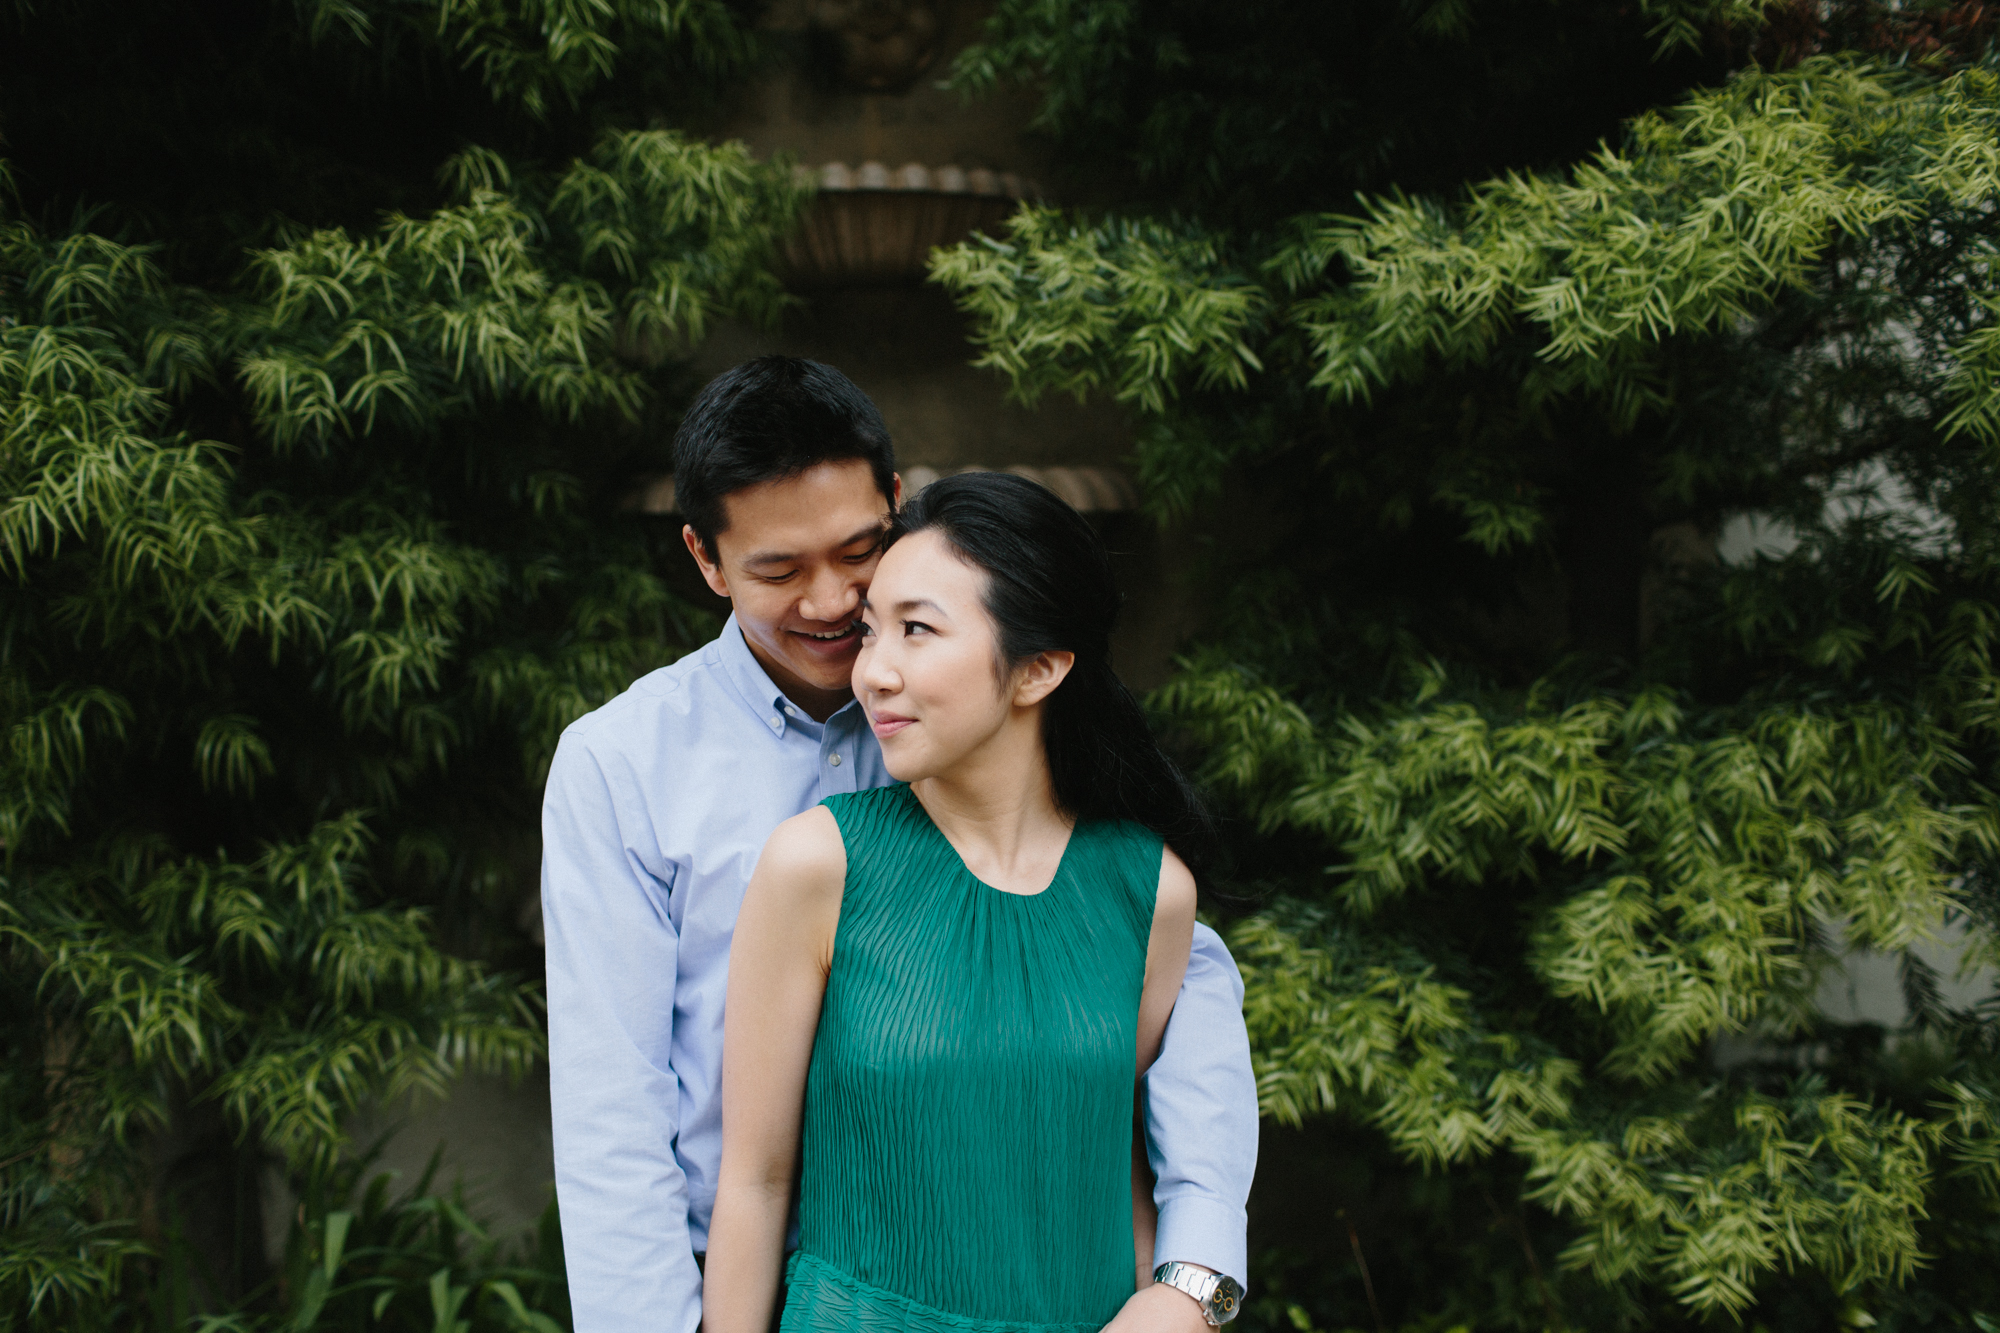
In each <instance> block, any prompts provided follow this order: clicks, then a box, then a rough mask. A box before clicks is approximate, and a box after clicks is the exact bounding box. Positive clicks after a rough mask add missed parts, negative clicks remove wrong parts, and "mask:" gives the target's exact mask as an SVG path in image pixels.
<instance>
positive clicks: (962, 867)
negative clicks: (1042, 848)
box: [902, 782, 1083, 898]
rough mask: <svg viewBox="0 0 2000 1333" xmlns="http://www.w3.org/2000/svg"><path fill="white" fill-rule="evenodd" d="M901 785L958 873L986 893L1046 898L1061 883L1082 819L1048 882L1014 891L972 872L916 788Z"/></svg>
mask: <svg viewBox="0 0 2000 1333" xmlns="http://www.w3.org/2000/svg"><path fill="white" fill-rule="evenodd" d="M902 786H903V795H904V796H905V797H907V798H908V799H909V802H910V804H911V805H914V806H915V807H916V808H917V814H918V815H919V816H920V817H921V818H922V819H923V821H924V824H925V825H926V826H927V827H928V828H929V829H930V831H931V833H932V835H933V836H935V837H936V838H937V840H938V841H939V842H941V843H943V844H944V849H945V850H946V851H947V852H949V853H951V859H952V860H954V861H956V862H958V870H959V873H960V874H962V875H964V876H965V877H966V878H967V879H969V880H971V881H972V882H973V883H974V884H977V885H978V886H979V887H980V888H982V889H985V890H986V891H987V892H988V893H997V894H999V895H1000V896H1001V897H1002V898H1046V897H1048V896H1049V894H1050V892H1051V891H1053V890H1054V888H1055V887H1056V885H1058V884H1060V883H1062V881H1063V871H1064V870H1067V869H1068V868H1069V854H1070V852H1071V851H1073V850H1074V849H1075V847H1076V835H1077V831H1078V830H1079V829H1081V828H1082V827H1083V821H1082V820H1080V819H1079V820H1077V821H1076V822H1075V823H1073V824H1071V825H1070V826H1069V837H1067V838H1065V839H1064V840H1063V849H1062V855H1061V856H1059V857H1057V858H1056V873H1055V874H1053V875H1051V876H1050V877H1049V882H1048V883H1047V884H1044V885H1043V886H1042V887H1041V888H1039V889H1036V890H1035V891H1034V892H1033V893H1016V892H1014V891H1013V890H1012V889H1003V888H1000V887H999V886H997V885H993V884H988V883H987V882H986V881H985V880H983V879H981V878H980V877H979V876H977V875H975V874H973V873H972V867H971V866H969V865H967V864H966V863H965V858H964V857H963V856H961V855H960V854H959V850H958V848H957V847H955V846H953V845H952V841H951V839H950V838H947V837H946V836H945V835H944V830H943V829H941V828H939V827H938V823H937V821H936V820H935V819H932V818H931V812H930V811H928V810H926V809H925V808H924V803H923V802H922V801H920V800H918V799H917V793H916V789H915V788H913V787H911V786H910V784H909V783H907V782H905V783H904V784H902Z"/></svg>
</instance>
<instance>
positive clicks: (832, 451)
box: [674, 356, 896, 558]
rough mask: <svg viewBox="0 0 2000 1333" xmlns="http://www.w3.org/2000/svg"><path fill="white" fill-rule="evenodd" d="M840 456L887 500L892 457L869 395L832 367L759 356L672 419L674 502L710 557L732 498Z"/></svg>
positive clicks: (892, 489) (892, 482) (892, 493)
mask: <svg viewBox="0 0 2000 1333" xmlns="http://www.w3.org/2000/svg"><path fill="white" fill-rule="evenodd" d="M846 458H859V459H861V460H862V461H864V462H866V463H867V464H868V467H869V470H870V471H872V472H873V473H874V474H875V488H876V489H877V490H879V491H880V492H882V498H883V499H885V500H887V501H889V503H890V504H891V505H893V504H894V503H895V500H896V450H895V448H894V446H892V445H891V444H890V443H889V428H888V427H887V426H885V425H883V424H882V414H881V413H880V412H878V411H876V410H875V404H874V403H873V402H871V401H870V400H869V398H868V395H867V394H865V393H863V392H861V390H860V389H859V388H857V387H856V386H855V383H854V381H853V380H850V379H849V378H847V376H845V375H843V374H841V373H840V372H839V371H837V370H835V369H834V368H833V367H832V366H826V365H821V364H820V363H819V362H817V361H807V360H805V359H804V358H802V357H796V356H760V357H758V358H756V359H755V360H754V361H745V362H744V363H743V364H742V365H740V366H737V367H735V368H734V369H731V370H725V371H723V372H722V373H721V374H720V375H717V376H716V377H715V378H714V379H712V380H710V381H709V382H708V384H707V386H706V387H705V388H703V389H702V391H701V392H700V393H699V394H697V395H696V396H695V400H694V402H693V404H692V405H690V406H689V408H688V411H687V415H686V416H685V417H683V418H682V419H681V428H680V429H679V430H678V431H676V432H674V500H675V503H676V504H677V505H678V506H679V508H680V511H681V518H682V519H683V520H684V521H685V522H686V523H687V525H688V526H689V527H691V528H693V529H694V533H695V536H697V537H699V538H700V539H701V544H702V548H703V549H704V550H706V551H707V552H708V554H709V556H710V557H711V558H713V557H714V556H715V539H716V537H717V535H718V534H720V533H721V532H723V531H724V530H725V529H726V528H727V527H728V526H729V515H728V513H727V511H726V510H725V509H724V508H723V504H722V502H723V500H724V499H725V498H727V497H728V496H729V495H730V494H731V493H732V492H735V491H740V490H742V489H743V488H744V487H746V486H755V485H757V484H758V483H759V482H765V481H779V480H782V479H784V478H786V477H796V476H797V475H798V474H799V473H801V472H804V471H806V470H807V469H809V468H814V467H818V466H819V465H820V464H821V463H831V462H838V461H839V460H841V459H846Z"/></svg>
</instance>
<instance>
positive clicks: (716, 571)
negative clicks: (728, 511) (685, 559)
mask: <svg viewBox="0 0 2000 1333" xmlns="http://www.w3.org/2000/svg"><path fill="white" fill-rule="evenodd" d="M681 540H682V541H684V542H686V543H687V548H688V554H689V555H691V556H693V557H694V563H695V568H697V569H699V570H700V571H701V578H702V582H704V583H706V584H707V585H708V590H709V591H710V592H712V593H714V594H715V595H716V596H717V597H727V596H729V580H727V579H725V578H723V577H722V566H721V565H718V564H717V563H715V561H713V560H711V559H709V558H708V552H707V550H705V549H704V548H703V547H702V544H701V538H700V537H699V536H698V535H696V533H695V530H694V525H693V524H690V523H683V524H681Z"/></svg>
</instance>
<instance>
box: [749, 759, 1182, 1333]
mask: <svg viewBox="0 0 2000 1333" xmlns="http://www.w3.org/2000/svg"><path fill="white" fill-rule="evenodd" d="M825 804H826V806H827V808H828V809H830V810H831V811H832V812H833V816H834V819H835V820H836V821H837V822H838V823H839V825H840V833H841V837H842V839H843V840H844V841H845V843H846V846H847V884H846V888H845V891H844V893H843V896H842V898H841V903H840V925H839V928H838V932H837V934H836V936H835V939H834V947H833V964H832V969H831V971H830V973H829V975H828V978H827V986H826V1001H825V1005H824V1007H823V1008H822V1010H821V1012H820V1020H819V1033H818V1036H817V1038H816V1039H815V1041H814V1044H813V1054H812V1065H811V1068H810V1071H809V1073H808V1075H807V1079H806V1102H805V1121H804V1141H803V1152H802V1157H801V1164H800V1180H799V1249H798V1250H797V1251H796V1252H795V1253H794V1254H793V1256H792V1258H791V1261H790V1263H789V1265H788V1267H787V1269H786V1281H787V1287H788V1290H787V1292H786V1297H785V1308H784V1316H783V1319H782V1322H781V1324H780V1329H781V1333H889V1331H891V1330H893V1331H894V1333H933V1331H935V1333H944V1331H946V1330H949V1331H950V1333H1043V1331H1046V1333H1083V1331H1084V1330H1094V1329H1097V1328H1101V1327H1102V1326H1103V1325H1104V1324H1106V1323H1108V1322H1109V1321H1110V1320H1111V1318H1112V1316H1114V1315H1116V1314H1117V1313H1118V1310H1119V1307H1120V1306H1122V1305H1123V1304H1124V1303H1125V1300H1126V1298H1127V1297H1129V1296H1130V1295H1131V1294H1132V1290H1133V1279H1134V1258H1133V1252H1132V1192H1131V1170H1132V1165H1131V1164H1132V1157H1131V1152H1132V1105H1133V1101H1132V1098H1133V1077H1134V1072H1135V1071H1134V1059H1135V1047H1136V1045H1137V1042H1138V1019H1139V993H1140V991H1141V990H1142V989H1143V987H1144V984H1145V974H1146V943H1147V939H1148V937H1149V936H1150V934H1151V931H1152V924H1153V904H1154V900H1155V898H1156V896H1157V893H1158V889H1159V879H1160V840H1159V838H1158V837H1156V836H1155V835H1154V834H1153V833H1151V832H1150V831H1148V830H1146V829H1144V828H1141V827H1139V826H1137V825H1131V824H1116V823H1081V824H1078V825H1077V827H1076V829H1075V831H1074V832H1073V833H1072V834H1071V836H1070V841H1069V847H1068V849H1067V850H1066V851H1065V852H1064V853H1063V858H1062V863H1061V865H1060V867H1059V868H1058V869H1057V871H1056V876H1055V880H1054V882H1053V883H1051V884H1050V885H1049V887H1048V888H1047V889H1046V890H1044V891H1043V892H1041V893H1039V894H1035V895H1033V896H1023V895H1020V894H1011V893H1003V892H1001V891H1000V890H999V889H995V888H993V887H991V886H990V885H987V884H985V883H983V882H981V881H980V880H978V879H976V878H974V877H973V875H972V873H971V872H970V871H968V870H967V869H966V868H965V863H964V862H963V861H962V860H960V859H959V856H958V853H957V852H956V851H955V850H953V848H952V846H951V844H950V843H949V842H947V841H946V840H945V837H944V835H943V834H942V833H940V832H939V831H938V829H937V826H936V825H934V824H933V823H931V821H930V817H929V816H928V815H926V814H925V813H924V809H923V807H922V805H920V804H919V803H918V801H917V799H916V797H915V796H914V795H913V794H912V793H911V792H910V789H909V788H908V787H907V786H904V785H900V784H899V785H897V786H893V787H881V788H877V789H875V790H873V791H865V792H855V793H852V794H848V795H841V796H834V797H831V798H829V799H828V800H827V801H826V802H825Z"/></svg>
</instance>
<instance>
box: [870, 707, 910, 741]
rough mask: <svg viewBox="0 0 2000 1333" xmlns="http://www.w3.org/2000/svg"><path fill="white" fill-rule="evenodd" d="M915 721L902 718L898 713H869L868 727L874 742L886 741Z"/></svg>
mask: <svg viewBox="0 0 2000 1333" xmlns="http://www.w3.org/2000/svg"><path fill="white" fill-rule="evenodd" d="M915 721H916V719H915V718H913V717H903V716H902V715H901V714H898V713H871V714H869V716H868V727H869V730H871V731H873V732H874V733H875V739H876V740H878V741H886V740H888V739H889V738H890V737H891V736H893V735H895V734H896V733H897V732H899V731H901V730H902V729H903V728H904V727H907V726H909V725H910V724H911V723H912V722H915Z"/></svg>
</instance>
